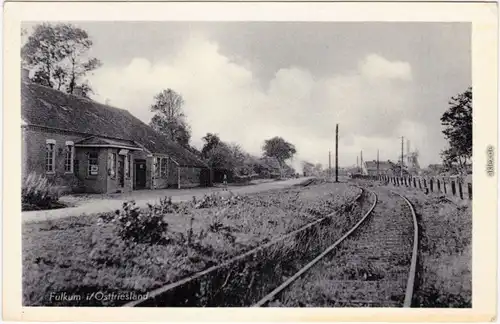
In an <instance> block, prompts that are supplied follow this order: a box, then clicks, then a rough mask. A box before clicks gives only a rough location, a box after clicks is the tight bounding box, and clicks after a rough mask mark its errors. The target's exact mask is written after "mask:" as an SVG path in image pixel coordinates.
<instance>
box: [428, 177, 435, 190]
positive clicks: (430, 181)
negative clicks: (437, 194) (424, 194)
mask: <svg viewBox="0 0 500 324" xmlns="http://www.w3.org/2000/svg"><path fill="white" fill-rule="evenodd" d="M429 186H430V187H431V192H432V191H433V188H434V183H433V181H432V178H431V179H430V180H429Z"/></svg>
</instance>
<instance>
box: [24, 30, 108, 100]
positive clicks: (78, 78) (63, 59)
mask: <svg viewBox="0 0 500 324" xmlns="http://www.w3.org/2000/svg"><path fill="white" fill-rule="evenodd" d="M91 47H92V40H91V39H90V38H89V35H88V34H87V32H86V31H85V30H83V29H80V28H77V27H75V26H73V25H71V24H62V23H61V24H56V25H51V24H48V23H43V24H40V25H37V26H36V27H35V29H34V31H33V33H32V34H31V35H30V36H29V37H28V40H27V41H26V43H25V44H24V45H23V47H22V48H21V58H22V64H23V66H24V67H26V68H28V69H31V70H33V71H34V74H33V77H32V78H31V81H32V82H35V83H39V84H41V85H44V86H47V87H51V88H54V89H57V90H60V91H64V92H67V93H74V92H75V90H81V93H82V95H84V96H88V94H89V93H91V92H92V88H91V87H90V85H89V84H88V82H87V80H84V77H85V75H86V74H87V73H89V72H91V71H93V70H95V69H97V68H98V67H100V66H101V61H99V60H98V59H97V58H94V57H89V56H88V51H89V49H90V48H91Z"/></svg>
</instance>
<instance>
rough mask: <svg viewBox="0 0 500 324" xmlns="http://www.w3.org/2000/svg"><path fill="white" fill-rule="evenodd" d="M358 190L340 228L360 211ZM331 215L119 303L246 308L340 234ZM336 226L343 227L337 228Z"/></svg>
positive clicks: (345, 208)
mask: <svg viewBox="0 0 500 324" xmlns="http://www.w3.org/2000/svg"><path fill="white" fill-rule="evenodd" d="M356 187H357V186H356ZM357 188H358V189H360V193H359V195H357V196H356V197H355V198H354V199H352V200H351V201H348V202H347V203H346V205H345V206H344V211H343V213H342V216H343V217H342V222H343V223H341V224H344V226H345V225H346V224H350V222H352V223H354V222H355V221H356V217H355V216H353V215H359V214H360V213H359V212H358V210H357V207H356V206H357V204H356V202H358V201H359V200H360V198H361V197H362V196H363V194H364V190H363V189H362V188H360V187H357ZM334 216H339V215H338V214H337V213H336V212H333V213H331V214H328V215H325V216H323V217H322V218H319V219H317V220H315V221H313V222H311V223H309V224H306V225H305V226H303V227H301V228H299V229H297V230H294V231H292V232H290V233H288V234H286V235H283V236H281V237H279V238H276V239H274V240H271V241H270V242H267V243H264V244H262V245H260V246H258V247H256V248H254V249H252V250H250V251H247V252H244V253H242V254H240V255H238V256H236V257H233V258H231V259H229V260H224V261H222V262H221V263H220V264H218V265H215V266H212V267H209V268H207V269H205V270H203V271H200V272H198V273H195V274H193V275H190V276H188V277H186V278H184V279H181V280H178V281H176V282H172V283H169V284H167V285H164V286H162V287H160V288H157V289H155V290H153V291H150V292H149V293H148V294H147V298H146V299H141V300H137V301H132V302H129V303H126V304H125V305H123V306H125V307H131V306H138V307H151V306H157V307H165V306H250V305H252V303H254V302H255V301H256V300H258V299H259V298H261V297H262V296H264V295H265V294H266V293H267V292H268V291H269V290H271V289H273V288H274V287H275V285H276V283H279V282H280V281H281V280H282V278H283V277H286V276H287V275H291V274H293V273H294V272H295V271H296V269H298V268H300V266H302V265H303V264H304V263H306V262H308V261H310V258H311V257H313V256H314V255H316V254H317V252H318V250H319V251H321V249H324V247H325V246H326V245H325V244H330V242H329V241H328V240H325V239H324V238H325V237H330V238H331V237H333V236H335V235H337V237H338V236H340V235H338V234H337V233H336V231H332V228H331V227H332V224H336V225H339V223H336V221H335V219H334V218H337V217H334ZM350 226H351V225H350ZM350 226H349V227H350ZM347 228H348V227H347ZM339 230H340V231H341V230H342V228H338V229H337V232H338V231H339ZM325 234H326V235H325ZM335 239H336V238H335ZM304 260H305V261H304ZM299 264H300V266H298V265H299Z"/></svg>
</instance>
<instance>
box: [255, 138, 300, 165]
mask: <svg viewBox="0 0 500 324" xmlns="http://www.w3.org/2000/svg"><path fill="white" fill-rule="evenodd" d="M262 150H263V151H264V156H268V157H274V158H276V159H277V160H278V162H279V164H280V166H283V163H284V162H285V161H286V160H288V159H290V158H292V157H293V155H294V154H295V153H297V150H296V149H295V146H294V145H293V144H291V143H288V142H287V141H285V140H284V139H283V138H281V137H278V136H276V137H273V138H271V139H268V140H265V141H264V145H263V147H262Z"/></svg>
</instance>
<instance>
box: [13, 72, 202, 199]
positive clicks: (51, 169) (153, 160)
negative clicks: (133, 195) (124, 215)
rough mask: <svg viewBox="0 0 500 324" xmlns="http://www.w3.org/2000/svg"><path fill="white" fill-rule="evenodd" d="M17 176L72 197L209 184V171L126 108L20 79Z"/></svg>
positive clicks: (198, 160) (25, 74)
mask: <svg viewBox="0 0 500 324" xmlns="http://www.w3.org/2000/svg"><path fill="white" fill-rule="evenodd" d="M21 115H22V125H21V129H22V141H23V142H22V172H23V177H25V176H27V175H28V174H29V173H31V172H36V173H39V174H44V175H45V176H46V177H47V178H48V179H49V180H50V181H52V182H53V183H55V184H56V185H60V186H63V187H66V188H67V189H68V190H70V191H76V192H91V193H114V192H128V191H131V190H136V189H146V188H147V189H158V188H168V187H176V188H180V187H183V186H188V185H189V186H191V185H203V186H207V185H211V172H210V169H209V168H208V166H207V165H206V164H205V163H204V162H203V161H201V160H200V159H199V158H198V157H197V156H195V155H194V154H193V153H191V152H189V151H187V150H186V149H184V148H183V147H181V146H179V145H177V144H176V143H173V142H171V141H169V140H168V139H167V138H166V137H165V136H163V135H161V134H160V133H158V132H156V131H155V130H153V129H152V128H151V127H149V126H148V125H146V124H145V123H143V122H142V121H140V120H139V119H138V118H136V117H134V116H133V115H132V114H131V113H130V112H128V111H127V110H124V109H119V108H115V107H111V106H108V105H104V104H100V103H98V102H95V101H93V100H91V99H88V98H84V97H80V96H77V95H70V94H66V93H63V92H60V91H58V90H55V89H52V88H48V87H44V86H41V85H39V84H35V83H32V82H30V81H29V79H28V76H27V71H25V70H23V76H22V81H21Z"/></svg>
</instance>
